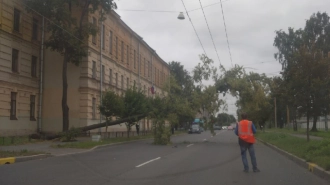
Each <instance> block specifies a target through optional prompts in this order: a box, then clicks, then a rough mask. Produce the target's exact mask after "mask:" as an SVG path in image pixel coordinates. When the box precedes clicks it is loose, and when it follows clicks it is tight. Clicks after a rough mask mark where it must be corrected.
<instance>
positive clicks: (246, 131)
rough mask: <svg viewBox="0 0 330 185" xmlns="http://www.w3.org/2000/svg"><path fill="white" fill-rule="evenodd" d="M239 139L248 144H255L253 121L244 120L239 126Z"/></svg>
mask: <svg viewBox="0 0 330 185" xmlns="http://www.w3.org/2000/svg"><path fill="white" fill-rule="evenodd" d="M238 137H239V138H241V139H242V140H243V141H245V142H247V143H255V138H254V135H253V131H252V121H248V120H242V121H240V122H239V124H238Z"/></svg>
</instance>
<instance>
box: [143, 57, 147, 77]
mask: <svg viewBox="0 0 330 185" xmlns="http://www.w3.org/2000/svg"><path fill="white" fill-rule="evenodd" d="M143 65H144V77H146V75H147V65H146V58H144V60H143Z"/></svg>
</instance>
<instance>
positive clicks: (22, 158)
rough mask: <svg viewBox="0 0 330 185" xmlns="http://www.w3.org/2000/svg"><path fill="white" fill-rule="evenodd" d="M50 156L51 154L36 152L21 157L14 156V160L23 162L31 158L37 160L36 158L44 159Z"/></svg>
mask: <svg viewBox="0 0 330 185" xmlns="http://www.w3.org/2000/svg"><path fill="white" fill-rule="evenodd" d="M48 157H52V155H51V154H38V155H31V156H22V157H16V162H17V163H19V162H25V161H31V160H37V159H44V158H48Z"/></svg>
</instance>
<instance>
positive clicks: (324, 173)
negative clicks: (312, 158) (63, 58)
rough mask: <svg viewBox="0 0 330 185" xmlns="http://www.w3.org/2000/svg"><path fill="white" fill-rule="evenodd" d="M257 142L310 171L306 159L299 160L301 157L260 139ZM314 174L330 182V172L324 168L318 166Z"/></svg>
mask: <svg viewBox="0 0 330 185" xmlns="http://www.w3.org/2000/svg"><path fill="white" fill-rule="evenodd" d="M257 140H258V141H260V142H261V143H263V144H264V145H266V146H268V147H270V148H272V149H273V150H276V151H277V152H279V153H280V154H282V155H284V156H286V157H287V158H289V159H290V160H292V161H293V162H295V163H296V164H298V165H300V166H302V167H304V168H307V169H308V170H309V166H310V163H308V162H306V161H305V160H304V159H301V158H299V157H297V156H295V155H293V154H291V153H289V152H286V151H284V150H282V149H280V148H278V147H277V146H275V145H272V144H270V143H267V142H266V141H263V140H261V139H259V138H257ZM313 173H314V174H315V175H317V176H318V177H321V178H322V179H325V180H327V181H329V182H330V172H329V171H326V170H324V169H323V168H321V167H319V166H317V165H316V166H315V167H314V168H313Z"/></svg>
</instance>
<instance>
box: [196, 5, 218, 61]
mask: <svg viewBox="0 0 330 185" xmlns="http://www.w3.org/2000/svg"><path fill="white" fill-rule="evenodd" d="M199 4H200V5H201V8H202V12H203V15H204V18H205V22H206V25H207V28H208V30H209V33H210V36H211V40H212V43H213V47H214V50H215V52H216V54H217V57H218V60H219V63H220V65H221V61H220V57H219V53H218V50H217V47H216V46H215V43H214V39H213V36H212V32H211V29H210V26H209V23H208V22H207V19H206V15H205V12H204V9H203V5H202V2H201V0H199Z"/></svg>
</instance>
